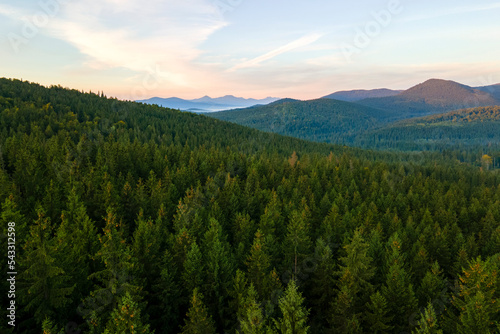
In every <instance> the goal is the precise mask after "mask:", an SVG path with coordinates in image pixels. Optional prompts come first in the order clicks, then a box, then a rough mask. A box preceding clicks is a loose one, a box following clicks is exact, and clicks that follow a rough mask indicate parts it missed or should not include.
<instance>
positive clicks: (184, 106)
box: [136, 95, 279, 112]
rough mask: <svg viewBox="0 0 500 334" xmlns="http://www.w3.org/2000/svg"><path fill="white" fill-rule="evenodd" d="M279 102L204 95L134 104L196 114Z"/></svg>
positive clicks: (272, 99) (144, 101) (151, 100)
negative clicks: (191, 98)
mask: <svg viewBox="0 0 500 334" xmlns="http://www.w3.org/2000/svg"><path fill="white" fill-rule="evenodd" d="M277 100H279V98H275V97H266V98H264V99H253V98H249V99H246V98H242V97H236V96H234V95H225V96H221V97H217V98H211V97H210V96H208V95H205V96H203V97H201V98H198V99H193V100H185V99H181V98H178V97H169V98H161V97H152V98H149V99H145V100H138V101H136V102H140V103H146V104H157V105H159V106H162V107H166V108H173V109H179V110H184V111H192V110H196V111H198V112H213V111H221V110H228V109H236V108H247V107H251V106H254V105H259V104H269V103H272V102H275V101H277Z"/></svg>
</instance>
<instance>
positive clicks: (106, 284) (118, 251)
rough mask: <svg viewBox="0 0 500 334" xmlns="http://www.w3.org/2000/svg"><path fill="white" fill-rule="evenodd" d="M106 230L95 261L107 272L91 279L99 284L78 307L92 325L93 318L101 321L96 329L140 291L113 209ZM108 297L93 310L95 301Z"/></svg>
mask: <svg viewBox="0 0 500 334" xmlns="http://www.w3.org/2000/svg"><path fill="white" fill-rule="evenodd" d="M105 221H106V226H105V227H104V229H103V232H104V233H103V235H101V236H100V237H99V241H100V244H101V247H100V249H99V251H98V252H97V254H96V257H97V258H98V259H100V260H101V261H102V265H104V268H103V269H102V270H100V271H96V272H94V273H92V274H91V275H90V276H89V278H90V279H96V280H97V281H98V282H99V283H100V284H99V285H98V286H97V289H96V290H94V291H92V292H91V294H90V297H87V298H86V299H85V300H84V301H83V303H82V304H81V305H80V306H79V310H78V312H79V314H80V315H81V316H82V317H83V318H85V319H87V321H90V319H91V318H93V319H94V320H95V321H97V320H99V321H100V322H99V323H98V324H97V326H96V327H97V328H100V327H101V326H102V325H103V324H104V323H105V322H104V319H103V317H104V318H105V317H106V316H107V315H108V314H110V313H111V311H112V310H113V309H114V308H115V307H116V306H117V305H118V303H119V302H120V300H121V298H122V297H123V296H124V295H125V294H126V293H127V292H128V293H130V295H131V296H133V297H136V296H137V295H138V294H139V292H140V290H141V288H140V287H139V286H137V284H136V278H135V277H133V276H132V273H133V262H132V255H131V251H130V248H129V246H128V245H127V244H126V243H125V239H124V237H123V228H122V226H121V222H118V221H117V217H116V214H115V211H114V209H112V208H108V210H107V216H106V218H105ZM102 296H107V298H106V300H105V302H104V303H101V304H102V305H99V307H97V308H96V307H93V306H92V305H93V304H95V301H96V300H100V299H102Z"/></svg>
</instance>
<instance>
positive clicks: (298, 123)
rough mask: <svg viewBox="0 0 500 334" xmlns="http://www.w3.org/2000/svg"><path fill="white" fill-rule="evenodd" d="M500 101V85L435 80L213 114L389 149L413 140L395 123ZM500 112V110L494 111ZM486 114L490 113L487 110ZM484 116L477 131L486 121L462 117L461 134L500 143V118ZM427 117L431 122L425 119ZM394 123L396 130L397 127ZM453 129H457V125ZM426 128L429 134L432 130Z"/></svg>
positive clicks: (262, 126)
mask: <svg viewBox="0 0 500 334" xmlns="http://www.w3.org/2000/svg"><path fill="white" fill-rule="evenodd" d="M374 96H379V97H374ZM331 97H336V98H337V99H332V98H331ZM339 99H344V100H350V101H353V100H355V102H348V101H340V100H339ZM499 105H500V85H491V86H484V87H477V88H473V87H470V86H466V85H463V84H460V83H457V82H454V81H447V80H440V79H430V80H427V81H426V82H423V83H420V84H418V85H416V86H414V87H412V88H410V89H408V90H405V91H393V90H388V89H381V90H372V91H369V90H356V91H343V92H337V93H333V94H331V95H328V96H327V97H326V98H322V99H317V100H310V101H298V100H292V99H285V100H279V101H276V102H273V103H271V104H269V105H266V106H256V107H251V108H246V109H238V110H228V111H223V112H216V113H211V114H210V115H209V116H210V117H214V118H218V119H221V120H225V121H230V122H233V123H237V124H241V125H245V126H249V127H253V128H256V129H259V130H263V131H268V132H275V133H279V134H282V135H288V136H293V137H298V138H302V139H306V140H313V141H320V142H328V143H336V144H349V145H356V146H362V147H373V146H377V147H382V146H383V147H386V148H387V143H388V142H391V145H392V146H390V147H392V148H394V147H397V148H403V147H404V148H408V147H410V146H411V145H410V146H409V145H407V144H408V143H406V142H405V143H404V145H403V144H402V143H397V138H399V137H398V136H399V134H404V131H407V130H408V129H409V128H408V126H407V125H404V127H403V125H401V124H399V123H395V122H398V121H404V120H408V119H412V118H422V117H426V116H432V115H436V114H443V113H447V112H451V111H454V110H476V109H477V108H481V107H490V106H499ZM497 112H498V110H497V109H495V113H497ZM483 115H485V114H484V113H483ZM467 119H470V118H467ZM481 119H482V120H483V121H485V122H487V123H488V124H490V125H491V126H490V127H489V128H488V131H486V132H484V133H482V132H481V131H479V130H478V129H480V128H481V126H479V125H478V124H476V123H477V122H461V123H460V124H459V125H458V126H460V127H461V131H462V133H464V131H463V129H464V127H465V128H467V127H474V131H472V132H473V133H474V136H476V137H478V138H480V139H481V140H479V139H478V140H476V141H474V142H484V141H487V137H488V136H489V138H490V139H492V140H493V139H494V142H495V143H497V142H498V141H499V139H498V138H497V137H496V136H491V133H492V132H494V131H498V132H499V133H500V122H498V120H497V118H493V119H492V118H487V117H481ZM422 120H423V122H426V119H425V118H423V119H421V121H422ZM472 123H474V124H472ZM395 124H396V126H397V130H396V128H395V127H394V126H395ZM432 126H433V129H434V130H436V129H438V128H439V127H441V129H440V130H439V131H441V130H442V128H443V127H444V126H448V124H447V123H446V122H445V123H443V122H440V123H436V122H434V123H433V125H432ZM449 129H450V128H448V129H447V130H446V131H448V130H449ZM451 129H457V124H455V125H454V127H453V128H451ZM413 130H414V128H412V133H413V134H415V136H414V137H411V136H410V137H406V139H405V140H406V141H411V140H412V139H416V138H417V137H418V136H417V131H413ZM376 131H378V132H377V133H378V134H379V135H380V138H382V137H383V138H385V139H383V140H382V139H380V140H378V139H376V138H375V137H370V135H371V134H374V133H375V132H376ZM384 131H385V132H384ZM439 131H437V132H436V131H434V132H433V134H432V136H434V135H436V134H439ZM443 131H444V130H443ZM396 132H397V133H398V135H394V136H392V137H390V138H389V136H387V133H392V134H395V133H396ZM419 133H422V132H419ZM425 133H429V131H426V132H425ZM487 134H490V135H487ZM432 136H431V137H432ZM436 136H438V135H436ZM448 137H449V138H454V140H457V139H458V138H459V137H460V136H455V135H450V136H448ZM448 137H446V138H448ZM419 138H420V137H419ZM464 138H466V139H467V140H469V141H470V140H471V138H470V136H464ZM483 139H484V140H483ZM384 140H385V144H381V143H380V142H381V141H384ZM419 140H420V139H419ZM400 144H401V145H400ZM390 147H389V148H390ZM414 148H415V149H416V148H417V146H412V149H414Z"/></svg>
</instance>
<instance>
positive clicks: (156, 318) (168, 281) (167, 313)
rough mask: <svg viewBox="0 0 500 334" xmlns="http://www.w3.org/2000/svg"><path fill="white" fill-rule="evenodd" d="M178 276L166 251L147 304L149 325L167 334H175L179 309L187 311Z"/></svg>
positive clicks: (179, 314)
mask: <svg viewBox="0 0 500 334" xmlns="http://www.w3.org/2000/svg"><path fill="white" fill-rule="evenodd" d="M179 276H180V274H178V270H177V267H176V266H175V262H174V261H173V259H172V255H171V253H170V251H169V250H168V249H167V250H166V251H165V254H164V255H163V259H162V264H161V271H160V280H159V281H158V282H157V283H156V284H155V285H154V286H153V288H152V289H153V295H152V296H151V297H152V300H151V302H148V305H149V306H150V307H152V310H150V311H149V312H148V314H149V315H150V318H151V324H152V325H153V326H154V328H162V331H163V332H164V333H167V334H170V333H177V329H178V328H177V326H176V324H178V323H179V319H180V316H181V315H182V313H181V309H187V303H185V301H184V297H183V295H182V288H181V287H180V286H179V285H180V284H181V283H182V282H183V281H182V280H181V279H180V278H179ZM187 299H188V298H186V301H187ZM156 305H158V306H156ZM155 306H156V307H155Z"/></svg>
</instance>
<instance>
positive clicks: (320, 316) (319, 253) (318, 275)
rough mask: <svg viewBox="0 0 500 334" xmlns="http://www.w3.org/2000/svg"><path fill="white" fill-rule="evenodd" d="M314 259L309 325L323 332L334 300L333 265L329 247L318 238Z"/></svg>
mask: <svg viewBox="0 0 500 334" xmlns="http://www.w3.org/2000/svg"><path fill="white" fill-rule="evenodd" d="M315 259H316V262H317V267H316V270H314V272H313V274H312V279H311V303H312V306H313V308H312V312H311V313H312V317H311V318H312V319H311V323H314V324H315V325H316V326H318V329H316V328H312V329H315V330H316V331H324V328H326V327H327V325H328V319H329V317H330V311H331V310H330V303H331V301H332V300H334V299H335V289H332V287H333V286H334V285H335V263H334V260H333V254H332V251H331V249H330V247H329V246H328V245H327V244H326V243H325V241H323V239H322V238H319V239H318V240H317V242H316V250H315ZM320 328H321V329H320Z"/></svg>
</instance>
